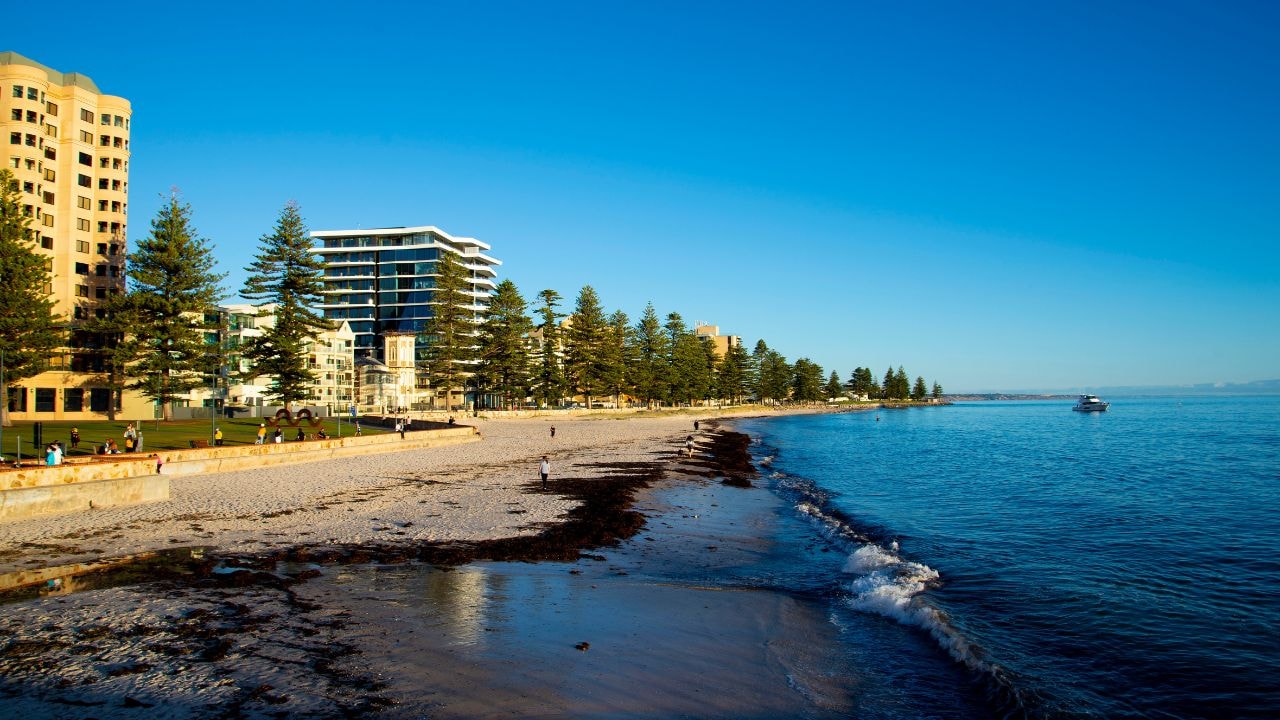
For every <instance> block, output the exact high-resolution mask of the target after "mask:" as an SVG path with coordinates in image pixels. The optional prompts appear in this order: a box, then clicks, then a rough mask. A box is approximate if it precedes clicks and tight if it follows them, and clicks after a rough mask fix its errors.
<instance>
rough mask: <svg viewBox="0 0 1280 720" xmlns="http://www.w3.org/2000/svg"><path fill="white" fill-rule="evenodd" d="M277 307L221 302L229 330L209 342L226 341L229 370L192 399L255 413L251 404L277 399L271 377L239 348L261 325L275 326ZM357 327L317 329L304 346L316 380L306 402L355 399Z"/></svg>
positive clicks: (338, 404)
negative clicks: (255, 367) (258, 370)
mask: <svg viewBox="0 0 1280 720" xmlns="http://www.w3.org/2000/svg"><path fill="white" fill-rule="evenodd" d="M275 309H276V306H275V305H274V304H272V303H267V304H264V305H251V304H246V303H241V304H229V305H222V306H219V308H218V312H219V313H221V314H222V315H223V318H222V319H223V321H224V323H225V327H226V332H225V333H224V334H223V336H222V337H221V338H217V337H211V338H210V342H219V343H221V345H222V349H223V353H224V355H223V357H224V358H225V365H224V367H225V373H223V379H222V380H221V381H220V382H219V387H218V388H217V389H216V391H214V390H213V388H211V387H205V388H199V389H196V390H193V391H192V392H191V399H190V404H191V405H193V406H202V407H210V406H212V405H215V404H216V405H218V406H219V407H222V406H225V407H226V408H228V409H231V410H236V409H241V410H244V411H245V412H250V413H256V411H254V410H250V408H261V407H263V406H267V405H275V404H277V401H274V400H272V399H270V398H269V397H268V393H269V392H270V388H271V381H272V378H271V376H270V375H255V374H254V372H253V364H252V363H251V362H250V361H249V360H248V359H246V358H244V357H243V356H242V355H241V348H242V347H243V346H244V345H245V344H246V343H247V342H249V341H250V340H251V339H253V338H255V337H261V336H262V334H263V331H264V330H265V329H267V328H271V327H274V326H275V321H276V319H275ZM354 347H355V333H353V332H352V331H351V326H350V325H348V324H347V323H346V322H342V323H339V324H338V325H337V327H336V328H335V329H333V330H328V331H325V332H322V333H319V334H318V335H316V336H315V337H313V338H311V340H310V341H308V343H307V346H306V352H307V365H308V368H309V369H310V370H311V372H312V373H314V374H315V375H316V380H315V382H314V383H313V384H312V388H311V397H309V398H308V399H307V400H305V401H304V404H306V405H308V406H311V407H322V408H327V409H328V410H329V412H330V413H332V414H338V413H345V412H346V411H347V408H349V407H350V406H351V405H352V404H353V403H354V402H355V362H354V361H355V354H354Z"/></svg>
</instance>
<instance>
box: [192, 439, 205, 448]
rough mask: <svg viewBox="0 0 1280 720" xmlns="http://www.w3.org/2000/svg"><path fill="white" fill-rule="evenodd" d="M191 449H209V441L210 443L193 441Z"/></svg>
mask: <svg viewBox="0 0 1280 720" xmlns="http://www.w3.org/2000/svg"><path fill="white" fill-rule="evenodd" d="M191 447H192V448H193V449H194V448H207V447H209V441H208V440H192V441H191Z"/></svg>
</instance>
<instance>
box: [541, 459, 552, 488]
mask: <svg viewBox="0 0 1280 720" xmlns="http://www.w3.org/2000/svg"><path fill="white" fill-rule="evenodd" d="M538 474H539V475H541V476H542V487H544V488H545V487H546V486H547V478H548V477H550V476H551V459H550V458H549V457H547V456H546V455H543V456H542V462H540V463H538Z"/></svg>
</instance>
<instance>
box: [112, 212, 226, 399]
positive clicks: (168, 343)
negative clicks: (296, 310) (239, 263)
mask: <svg viewBox="0 0 1280 720" xmlns="http://www.w3.org/2000/svg"><path fill="white" fill-rule="evenodd" d="M126 275H127V278H128V281H129V293H128V296H127V299H126V305H127V312H128V316H129V318H130V320H131V323H130V329H131V330H132V332H133V335H134V338H135V339H136V341H137V342H138V345H139V347H140V349H141V359H140V360H139V361H138V363H137V364H136V365H135V366H134V367H133V373H134V377H135V379H134V380H133V381H132V382H131V383H129V385H128V387H130V388H133V389H135V390H139V391H140V392H141V393H142V394H143V395H144V396H146V397H148V398H151V400H153V401H155V402H156V403H158V404H159V405H160V408H161V414H162V417H163V418H164V419H165V420H166V421H168V420H172V419H173V410H172V402H173V401H174V400H176V399H178V398H180V397H185V396H186V394H187V393H188V392H190V391H191V390H192V389H193V388H196V387H199V386H201V385H203V384H204V383H205V382H206V377H207V373H208V372H209V371H210V370H211V369H212V368H211V367H210V350H211V349H210V347H209V346H208V343H207V342H206V341H205V333H206V332H216V331H217V330H218V323H217V313H216V308H217V304H218V302H219V301H220V300H221V299H222V298H223V297H224V293H223V292H222V290H221V288H220V287H219V284H220V283H221V282H222V280H223V279H224V278H225V277H226V275H225V273H218V272H215V271H214V261H213V246H212V244H211V243H210V242H209V241H208V240H206V239H204V238H201V237H199V236H198V235H197V233H196V229H195V228H194V227H192V226H191V206H190V205H187V204H185V203H183V202H181V201H180V200H179V198H178V194H177V193H176V192H175V193H173V194H172V195H170V196H169V201H168V202H167V203H165V204H164V205H163V206H161V208H160V209H159V210H158V211H157V212H156V216H155V218H154V219H152V221H151V233H150V234H149V235H148V236H147V237H146V238H144V239H143V240H141V241H139V242H138V244H137V247H135V248H134V251H133V252H132V253H130V255H129V265H128V270H127V272H126Z"/></svg>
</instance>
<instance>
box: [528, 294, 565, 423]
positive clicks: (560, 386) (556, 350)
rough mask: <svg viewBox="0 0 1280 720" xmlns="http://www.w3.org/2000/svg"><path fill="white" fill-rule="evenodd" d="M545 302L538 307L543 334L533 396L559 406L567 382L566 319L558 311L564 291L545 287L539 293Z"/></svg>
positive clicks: (538, 353)
mask: <svg viewBox="0 0 1280 720" xmlns="http://www.w3.org/2000/svg"><path fill="white" fill-rule="evenodd" d="M538 299H540V300H541V301H542V305H541V306H540V307H539V308H538V312H537V316H538V326H537V327H538V332H539V333H540V334H541V335H542V338H541V341H540V342H539V344H538V347H537V348H535V350H536V352H537V358H536V363H537V367H536V368H535V370H534V378H533V397H534V399H535V400H536V401H537V402H538V405H539V406H542V407H550V406H554V405H559V404H560V401H561V400H563V399H564V394H565V382H564V367H563V364H562V362H561V333H560V320H562V319H563V318H564V315H563V314H561V313H560V312H559V310H558V308H559V306H560V300H561V297H560V293H558V292H556V291H555V290H549V289H548V290H543V291H542V292H540V293H538Z"/></svg>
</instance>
